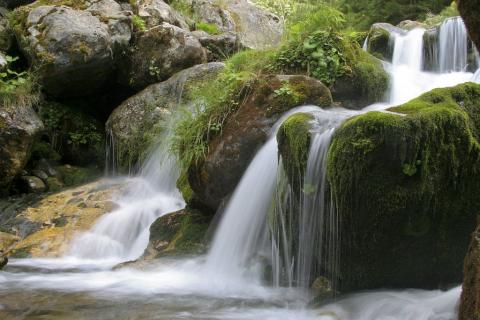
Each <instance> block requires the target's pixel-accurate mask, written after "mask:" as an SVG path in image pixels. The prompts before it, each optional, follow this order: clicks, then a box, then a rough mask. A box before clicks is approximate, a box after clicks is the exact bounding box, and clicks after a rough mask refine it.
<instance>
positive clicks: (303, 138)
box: [277, 113, 313, 190]
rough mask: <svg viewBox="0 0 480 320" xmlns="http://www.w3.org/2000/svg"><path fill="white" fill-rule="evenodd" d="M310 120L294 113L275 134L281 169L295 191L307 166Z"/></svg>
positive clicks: (305, 114) (301, 114) (308, 116)
mask: <svg viewBox="0 0 480 320" xmlns="http://www.w3.org/2000/svg"><path fill="white" fill-rule="evenodd" d="M312 119H313V117H312V115H310V114H307V113H296V114H294V115H292V116H290V117H289V118H288V119H287V120H285V122H283V123H282V125H281V126H280V128H279V130H278V133H277V140H278V148H279V152H280V154H281V156H282V160H283V167H284V168H285V171H286V172H287V176H288V178H289V180H290V182H291V183H292V185H293V186H294V189H295V190H299V188H300V186H301V182H302V181H303V176H304V174H305V170H306V166H307V160H308V151H309V149H310V130H311V121H312Z"/></svg>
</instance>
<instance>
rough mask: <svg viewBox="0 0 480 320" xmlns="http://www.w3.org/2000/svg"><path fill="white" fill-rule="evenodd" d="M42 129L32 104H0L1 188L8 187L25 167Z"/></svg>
mask: <svg viewBox="0 0 480 320" xmlns="http://www.w3.org/2000/svg"><path fill="white" fill-rule="evenodd" d="M42 129H43V124H42V122H41V121H40V119H39V118H38V116H37V114H36V113H35V111H34V110H33V108H32V107H31V106H28V105H24V106H3V107H2V106H0V176H1V177H2V179H1V180H0V188H4V187H7V186H8V185H9V184H10V183H11V182H12V180H13V178H14V177H15V176H16V175H17V174H18V173H20V171H21V170H22V169H23V168H24V166H25V164H26V163H27V161H28V158H29V155H30V150H31V147H32V145H33V143H34V141H35V139H36V138H37V136H38V135H39V134H40V132H41V131H42Z"/></svg>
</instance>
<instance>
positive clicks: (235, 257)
mask: <svg viewBox="0 0 480 320" xmlns="http://www.w3.org/2000/svg"><path fill="white" fill-rule="evenodd" d="M317 109H318V108H316V107H302V108H297V109H294V110H292V111H290V112H288V113H287V114H286V115H284V116H283V117H282V118H281V119H280V120H279V121H278V122H277V124H276V125H275V126H274V128H273V129H272V132H271V135H270V138H269V139H268V141H267V142H266V143H265V145H264V146H263V147H262V148H261V149H260V150H259V151H258V153H257V155H256V156H255V157H254V159H253V160H252V162H251V163H250V165H249V167H248V169H247V171H246V172H245V174H244V175H243V177H242V179H241V181H240V183H239V185H238V186H237V188H236V189H235V192H234V193H233V195H232V197H231V199H230V201H229V203H228V205H227V207H226V209H225V212H224V213H223V217H222V221H221V223H220V225H219V227H218V230H217V232H216V234H215V237H214V239H213V243H212V247H211V249H210V252H209V254H208V256H207V261H206V264H205V266H206V271H207V272H208V273H209V274H211V275H215V276H216V277H219V276H226V277H230V278H232V277H233V278H242V277H244V276H245V273H246V272H247V273H248V274H249V276H250V277H248V278H250V280H252V279H253V280H260V275H259V273H260V272H259V269H258V268H253V269H250V270H249V268H250V267H251V266H255V265H256V266H259V267H260V266H261V263H256V262H258V259H257V261H255V259H256V258H258V257H259V256H261V255H262V254H261V253H262V251H263V250H265V251H264V252H265V254H264V255H263V256H264V257H266V256H267V254H266V241H267V227H266V216H267V212H268V210H269V208H270V205H271V202H272V196H273V193H274V190H275V184H276V174H277V168H278V159H277V140H276V132H277V130H278V127H279V126H280V124H281V123H282V122H283V121H284V120H285V119H286V117H288V116H289V115H291V114H293V113H295V112H309V111H312V110H317ZM248 271H251V272H248Z"/></svg>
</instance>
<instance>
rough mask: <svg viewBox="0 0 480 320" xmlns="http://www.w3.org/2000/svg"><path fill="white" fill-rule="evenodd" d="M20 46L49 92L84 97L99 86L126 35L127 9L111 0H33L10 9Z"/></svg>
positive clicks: (107, 76)
mask: <svg viewBox="0 0 480 320" xmlns="http://www.w3.org/2000/svg"><path fill="white" fill-rule="evenodd" d="M10 22H11V28H12V29H13V30H14V32H15V35H16V38H17V42H18V44H19V46H20V49H21V50H22V51H23V53H24V54H25V55H26V56H27V57H28V59H29V61H30V64H31V65H32V66H34V67H35V68H36V69H37V74H38V76H39V80H40V82H41V83H42V85H43V88H44V89H45V90H46V91H47V92H48V93H50V94H52V95H55V96H85V95H88V94H91V93H94V92H96V91H98V90H99V89H101V88H102V87H104V86H105V85H106V84H107V82H108V81H109V80H111V78H112V76H113V75H114V71H115V64H116V59H117V57H118V56H119V53H121V52H123V51H124V50H125V49H126V47H127V46H128V44H129V41H130V38H131V23H130V18H129V16H128V15H127V13H126V12H125V11H124V10H123V9H122V7H121V6H120V4H118V3H117V2H115V1H114V0H100V1H96V2H89V1H84V0H79V1H66V0H65V1H54V0H37V1H35V2H34V3H32V4H30V5H27V6H22V7H19V8H17V9H15V11H14V12H13V14H12V17H11V19H10Z"/></svg>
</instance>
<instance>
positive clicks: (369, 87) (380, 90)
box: [332, 50, 390, 109]
mask: <svg viewBox="0 0 480 320" xmlns="http://www.w3.org/2000/svg"><path fill="white" fill-rule="evenodd" d="M351 68H352V70H351V72H349V73H347V74H345V75H344V76H342V77H340V78H338V79H337V80H336V81H335V83H334V85H333V87H332V95H333V99H334V100H335V102H339V103H341V105H342V106H343V107H345V108H349V109H361V108H364V107H365V106H368V105H371V104H373V103H375V102H380V101H385V95H386V92H387V90H388V87H389V83H390V81H389V76H388V73H387V72H386V71H385V69H384V68H383V65H382V62H381V61H380V60H379V59H377V58H375V57H374V56H372V55H370V54H369V53H366V52H364V51H360V50H359V51H358V52H357V53H356V57H355V61H354V63H353V64H352V67H351Z"/></svg>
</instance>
